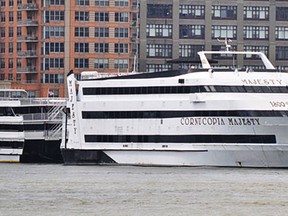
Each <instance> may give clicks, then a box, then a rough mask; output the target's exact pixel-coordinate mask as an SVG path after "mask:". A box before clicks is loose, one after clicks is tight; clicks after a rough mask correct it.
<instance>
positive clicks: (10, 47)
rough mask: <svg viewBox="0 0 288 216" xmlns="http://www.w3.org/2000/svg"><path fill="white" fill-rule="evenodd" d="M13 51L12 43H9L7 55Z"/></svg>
mask: <svg viewBox="0 0 288 216" xmlns="http://www.w3.org/2000/svg"><path fill="white" fill-rule="evenodd" d="M13 50H14V48H13V43H12V42H9V50H8V52H9V53H13Z"/></svg>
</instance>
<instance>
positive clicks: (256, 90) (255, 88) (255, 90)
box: [252, 86, 263, 93]
mask: <svg viewBox="0 0 288 216" xmlns="http://www.w3.org/2000/svg"><path fill="white" fill-rule="evenodd" d="M252 89H253V92H255V93H261V92H263V91H262V88H261V86H253V87H252Z"/></svg>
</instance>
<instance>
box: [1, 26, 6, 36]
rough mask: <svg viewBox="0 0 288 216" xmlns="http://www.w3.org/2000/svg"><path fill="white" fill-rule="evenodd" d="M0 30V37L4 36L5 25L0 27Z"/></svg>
mask: <svg viewBox="0 0 288 216" xmlns="http://www.w3.org/2000/svg"><path fill="white" fill-rule="evenodd" d="M0 31H1V38H4V37H5V35H6V34H5V32H6V31H5V27H0Z"/></svg>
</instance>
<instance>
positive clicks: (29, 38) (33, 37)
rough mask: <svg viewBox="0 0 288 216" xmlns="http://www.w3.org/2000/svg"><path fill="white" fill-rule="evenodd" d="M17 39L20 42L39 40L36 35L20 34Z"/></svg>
mask: <svg viewBox="0 0 288 216" xmlns="http://www.w3.org/2000/svg"><path fill="white" fill-rule="evenodd" d="M17 40H18V41H19V42H38V37H37V36H36V35H27V36H19V37H18V38H17Z"/></svg>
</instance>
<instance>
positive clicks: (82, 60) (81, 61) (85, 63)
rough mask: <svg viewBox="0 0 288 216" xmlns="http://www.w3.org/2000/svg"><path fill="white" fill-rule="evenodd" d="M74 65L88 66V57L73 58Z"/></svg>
mask: <svg viewBox="0 0 288 216" xmlns="http://www.w3.org/2000/svg"><path fill="white" fill-rule="evenodd" d="M74 67H75V68H89V59H88V58H75V60H74Z"/></svg>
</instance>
